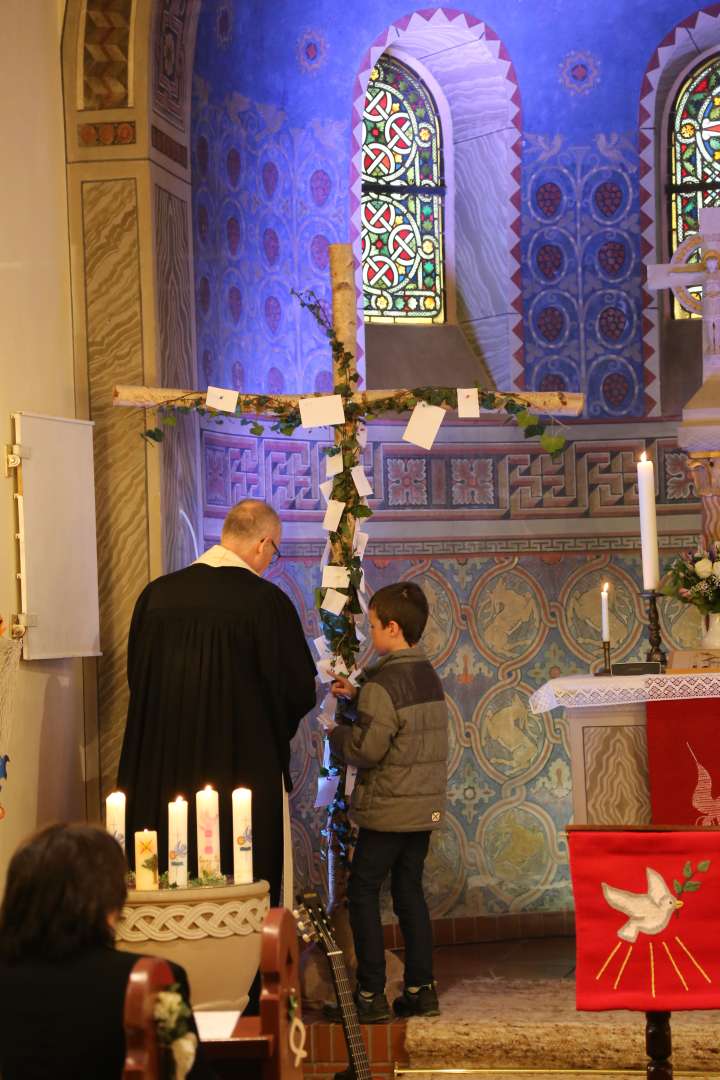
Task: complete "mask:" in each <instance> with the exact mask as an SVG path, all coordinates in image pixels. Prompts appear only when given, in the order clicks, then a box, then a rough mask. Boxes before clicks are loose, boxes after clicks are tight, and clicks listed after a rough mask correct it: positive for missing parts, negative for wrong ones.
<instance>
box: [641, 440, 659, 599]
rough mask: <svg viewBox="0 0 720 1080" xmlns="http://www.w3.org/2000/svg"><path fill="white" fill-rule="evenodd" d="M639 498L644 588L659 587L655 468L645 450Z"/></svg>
mask: <svg viewBox="0 0 720 1080" xmlns="http://www.w3.org/2000/svg"><path fill="white" fill-rule="evenodd" d="M637 480H638V500H639V503H640V547H641V549H642V574H643V589H644V590H645V592H649V591H650V590H652V589H657V587H658V584H659V582H660V558H659V555H658V539H657V519H656V517H655V470H654V468H653V463H652V461H648V460H647V454H646V453H645V451H644V450H643V452H642V454H641V455H640V460H639V461H638V463H637Z"/></svg>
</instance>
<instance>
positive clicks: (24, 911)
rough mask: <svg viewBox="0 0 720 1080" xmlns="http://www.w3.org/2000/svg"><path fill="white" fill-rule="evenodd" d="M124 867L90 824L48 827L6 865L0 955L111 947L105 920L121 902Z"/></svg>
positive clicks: (17, 959)
mask: <svg viewBox="0 0 720 1080" xmlns="http://www.w3.org/2000/svg"><path fill="white" fill-rule="evenodd" d="M126 874H127V863H126V862H125V856H124V854H123V852H122V848H121V847H120V845H119V844H118V842H117V840H115V839H114V837H112V836H110V834H109V833H107V832H105V830H104V829H101V828H99V827H97V826H95V825H48V826H47V827H46V828H44V829H41V830H40V832H37V833H35V834H34V835H33V836H31V837H30V838H29V840H26V841H25V842H24V843H23V844H22V845H21V846H20V847H19V848H18V849H17V851H16V852H15V854H14V855H13V857H12V859H11V860H10V866H9V867H8V872H7V881H6V884H5V896H4V897H3V902H2V907H0V957H2V959H4V960H5V961H7V962H8V963H22V962H23V961H24V960H30V959H42V960H64V959H65V958H66V957H69V956H72V955H73V954H75V953H78V952H81V951H82V950H84V949H90V948H94V947H97V946H98V945H112V944H113V941H114V934H113V931H112V930H111V928H110V926H109V925H108V915H110V913H111V912H113V911H119V910H120V909H121V908H122V906H123V904H124V903H125V898H126V896H127V885H126V882H125V875H126Z"/></svg>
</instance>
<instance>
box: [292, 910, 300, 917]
mask: <svg viewBox="0 0 720 1080" xmlns="http://www.w3.org/2000/svg"><path fill="white" fill-rule="evenodd" d="M292 915H293V919H299V918H300V912H299V911H298V909H297V908H296V907H294V908H293V909H292Z"/></svg>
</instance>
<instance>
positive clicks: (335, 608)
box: [320, 567, 348, 615]
mask: <svg viewBox="0 0 720 1080" xmlns="http://www.w3.org/2000/svg"><path fill="white" fill-rule="evenodd" d="M326 569H327V567H326ZM347 602H348V597H347V596H345V594H344V593H341V592H337V590H335V589H328V591H327V592H326V593H325V599H324V600H323V602H322V604H321V605H320V606H321V608H322V609H323V611H329V612H330V614H331V615H342V611H343V608H344V607H345V605H346V604H347Z"/></svg>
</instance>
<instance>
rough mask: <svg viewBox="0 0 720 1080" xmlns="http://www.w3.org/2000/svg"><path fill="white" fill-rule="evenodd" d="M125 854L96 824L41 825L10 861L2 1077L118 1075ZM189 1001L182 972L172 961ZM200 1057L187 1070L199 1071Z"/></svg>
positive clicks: (0, 953)
mask: <svg viewBox="0 0 720 1080" xmlns="http://www.w3.org/2000/svg"><path fill="white" fill-rule="evenodd" d="M126 873H127V865H126V862H125V856H124V855H123V852H122V850H121V848H120V846H119V845H118V844H117V842H116V841H115V840H114V839H113V837H111V836H110V835H109V834H108V833H106V832H105V830H104V829H100V828H97V827H95V826H93V825H50V826H48V827H47V828H45V829H42V830H41V831H40V832H38V833H36V834H35V835H34V836H32V837H30V839H29V840H27V841H25V843H24V844H22V845H21V846H20V847H19V848H18V850H17V851H16V852H15V854H14V855H13V857H12V860H11V862H10V866H9V868H8V873H7V882H6V886H5V896H4V898H3V902H2V907H0V1074H1V1075H2V1078H3V1080H46V1078H47V1080H50V1078H52V1080H70V1078H72V1080H80V1078H82V1080H119V1078H120V1077H121V1075H122V1069H123V1062H124V1059H125V1037H124V1033H123V1007H124V1002H125V989H126V986H127V982H128V976H129V975H130V971H131V970H132V968H133V966H134V964H135V961H136V960H138V959H139V956H138V955H134V954H133V953H127V952H120V951H116V950H115V933H114V927H115V924H116V922H117V919H118V917H119V915H120V911H121V909H122V907H123V904H124V903H125V897H126V894H127V886H126V883H125V875H126ZM173 971H174V974H175V978H176V980H177V982H178V983H179V985H180V987H181V991H182V994H183V997H184V998H185V999H186V1001H188V1003H189V990H188V984H187V977H186V975H185V972H184V971H183V969H182V968H179V967H177V966H175V965H173ZM208 1075H210V1074H208V1072H207V1071H206V1070H205V1069H204V1068H203V1066H202V1063H201V1062H200V1061H196V1063H195V1066H194V1067H193V1069H192V1070H191V1072H190V1073H188V1077H189V1078H192V1080H200V1078H201V1077H207V1076H208Z"/></svg>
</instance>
